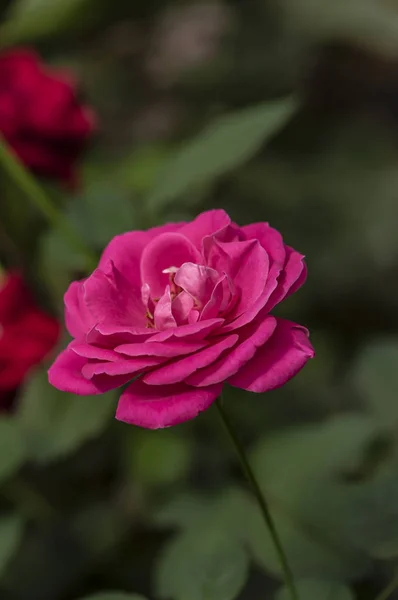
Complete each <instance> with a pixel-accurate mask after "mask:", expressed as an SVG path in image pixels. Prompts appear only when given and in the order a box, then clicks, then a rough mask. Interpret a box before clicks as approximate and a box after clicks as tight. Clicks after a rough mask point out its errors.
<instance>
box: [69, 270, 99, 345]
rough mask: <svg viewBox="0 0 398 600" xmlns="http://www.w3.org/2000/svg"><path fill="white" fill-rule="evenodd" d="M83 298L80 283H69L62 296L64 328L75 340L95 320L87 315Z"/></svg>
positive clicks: (81, 335)
mask: <svg viewBox="0 0 398 600" xmlns="http://www.w3.org/2000/svg"><path fill="white" fill-rule="evenodd" d="M83 296H84V289H83V282H82V281H74V282H73V283H71V284H70V286H69V288H68V290H67V292H66V294H65V296H64V303H65V324H66V328H67V330H68V331H69V333H70V335H71V336H73V337H75V338H82V337H83V336H84V335H85V334H86V333H87V332H88V331H89V330H90V329H91V328H92V327H93V325H94V324H95V319H94V318H93V316H92V315H91V314H90V313H89V311H88V308H87V306H86V305H85V303H84V301H83Z"/></svg>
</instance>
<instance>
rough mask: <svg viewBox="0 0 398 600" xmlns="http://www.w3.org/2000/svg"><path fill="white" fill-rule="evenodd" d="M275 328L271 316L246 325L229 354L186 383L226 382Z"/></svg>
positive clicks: (195, 374)
mask: <svg viewBox="0 0 398 600" xmlns="http://www.w3.org/2000/svg"><path fill="white" fill-rule="evenodd" d="M275 328H276V319H275V318H274V317H271V316H268V317H266V318H265V320H264V321H259V322H254V323H251V324H250V325H247V326H246V327H245V328H244V329H243V330H242V332H239V333H240V335H239V343H238V344H236V346H235V347H234V348H233V349H232V350H231V351H230V352H228V353H227V354H226V355H225V356H222V357H221V358H220V359H219V360H217V361H215V362H214V363H213V364H210V365H209V366H208V367H206V368H204V369H201V370H199V371H197V372H196V373H194V374H193V375H191V376H190V377H188V378H187V380H186V382H187V383H188V384H189V385H195V386H200V387H201V386H207V385H213V384H214V383H221V382H224V381H227V379H228V378H229V377H231V376H232V375H234V374H235V373H237V372H238V371H239V369H240V368H241V367H242V366H243V365H245V364H246V363H247V362H248V361H249V360H250V359H251V358H253V356H254V355H255V353H256V351H257V349H258V348H260V347H261V346H263V345H264V344H265V343H266V342H267V341H268V340H269V339H270V337H271V336H272V334H273V332H274V330H275Z"/></svg>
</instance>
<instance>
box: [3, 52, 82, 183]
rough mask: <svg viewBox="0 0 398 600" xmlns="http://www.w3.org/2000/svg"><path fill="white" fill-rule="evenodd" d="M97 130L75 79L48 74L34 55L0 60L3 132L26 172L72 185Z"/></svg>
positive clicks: (6, 56)
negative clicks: (84, 153) (88, 141)
mask: <svg viewBox="0 0 398 600" xmlns="http://www.w3.org/2000/svg"><path fill="white" fill-rule="evenodd" d="M93 128H94V117H93V113H92V112H91V110H90V109H89V108H87V107H85V106H82V105H81V104H80V103H79V100H78V98H77V94H76V86H75V83H74V82H73V80H71V78H69V77H68V76H65V74H64V73H61V72H57V71H54V70H51V71H50V70H49V69H47V67H46V66H45V65H43V63H42V62H41V61H40V58H39V57H38V56H37V55H36V54H35V53H34V52H32V51H31V50H14V51H10V52H6V53H3V54H2V55H0V132H1V133H2V135H3V136H4V137H5V139H6V140H7V142H8V143H9V144H10V146H11V147H12V148H13V150H14V152H15V153H16V154H17V155H18V157H19V158H20V160H21V161H22V162H23V163H24V164H25V165H26V167H28V168H29V169H31V170H32V171H34V172H35V173H37V174H38V175H43V176H46V177H51V178H55V179H61V180H63V181H67V182H73V181H74V178H75V177H74V169H75V162H76V160H77V158H78V157H79V155H80V154H81V152H82V150H83V148H84V146H85V143H86V141H87V139H88V138H89V136H90V134H91V133H92V131H93Z"/></svg>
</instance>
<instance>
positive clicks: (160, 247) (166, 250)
mask: <svg viewBox="0 0 398 600" xmlns="http://www.w3.org/2000/svg"><path fill="white" fill-rule="evenodd" d="M200 261H201V256H200V254H199V252H198V250H196V248H195V246H194V245H193V244H191V242H190V241H189V240H188V239H187V238H186V237H184V236H183V235H181V234H180V233H163V234H162V235H159V236H158V237H155V238H154V239H153V240H152V241H151V242H150V243H149V244H148V245H147V246H146V247H145V248H144V251H143V253H142V257H141V279H142V283H143V284H144V283H147V284H148V285H149V287H150V290H151V297H152V299H155V298H160V296H162V294H163V293H164V290H165V287H166V285H167V284H168V283H169V282H170V275H169V274H168V273H163V271H164V270H165V269H169V268H170V267H180V266H181V265H182V264H183V263H185V262H193V263H198V262H200Z"/></svg>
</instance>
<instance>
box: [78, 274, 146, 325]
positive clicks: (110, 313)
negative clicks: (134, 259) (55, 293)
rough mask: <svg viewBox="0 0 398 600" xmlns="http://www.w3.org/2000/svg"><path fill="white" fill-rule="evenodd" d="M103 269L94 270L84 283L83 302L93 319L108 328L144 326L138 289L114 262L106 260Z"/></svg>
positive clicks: (144, 318) (144, 320)
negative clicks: (106, 262)
mask: <svg viewBox="0 0 398 600" xmlns="http://www.w3.org/2000/svg"><path fill="white" fill-rule="evenodd" d="M105 269H106V270H104V271H102V270H100V269H96V270H95V271H94V272H93V273H92V274H91V275H90V277H88V279H86V280H85V282H84V283H83V288H84V302H85V304H86V306H87V308H88V310H89V312H90V314H91V315H92V317H93V319H95V321H96V322H97V323H106V324H108V325H109V326H110V327H111V328H113V326H116V327H117V326H126V325H127V326H135V327H145V326H146V316H145V307H144V305H143V303H142V300H141V291H140V290H139V289H138V288H134V287H133V286H132V285H131V283H130V282H129V281H128V280H127V279H126V278H125V277H124V276H123V275H122V273H121V272H120V271H119V270H118V269H117V268H116V267H115V265H114V264H113V262H109V263H108V264H107V265H106V267H105ZM115 331H116V329H115Z"/></svg>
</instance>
